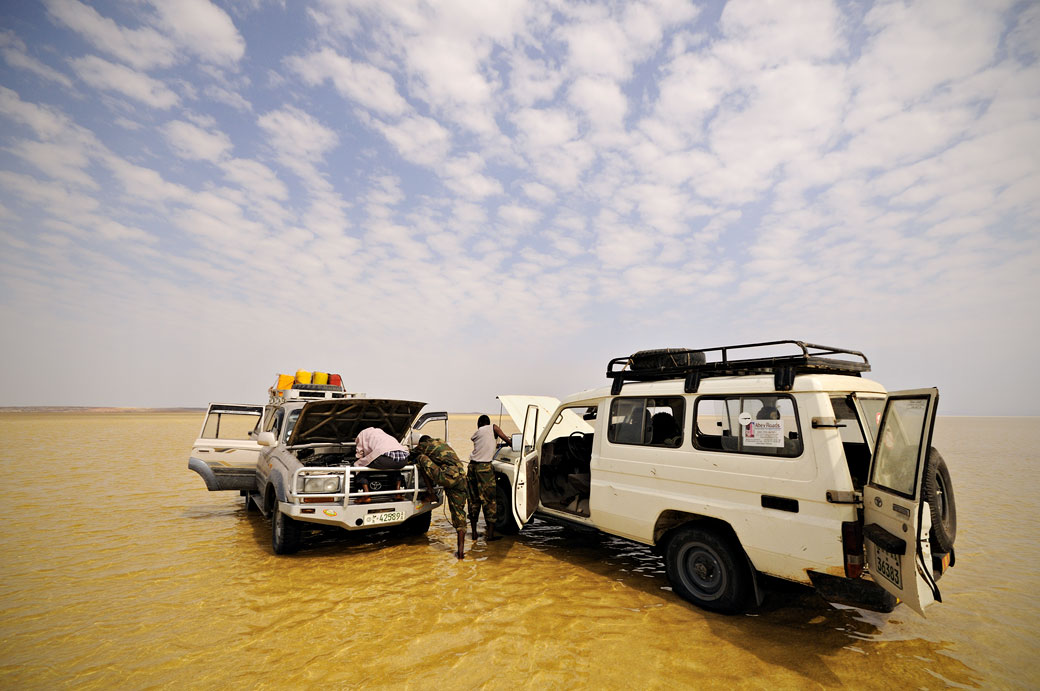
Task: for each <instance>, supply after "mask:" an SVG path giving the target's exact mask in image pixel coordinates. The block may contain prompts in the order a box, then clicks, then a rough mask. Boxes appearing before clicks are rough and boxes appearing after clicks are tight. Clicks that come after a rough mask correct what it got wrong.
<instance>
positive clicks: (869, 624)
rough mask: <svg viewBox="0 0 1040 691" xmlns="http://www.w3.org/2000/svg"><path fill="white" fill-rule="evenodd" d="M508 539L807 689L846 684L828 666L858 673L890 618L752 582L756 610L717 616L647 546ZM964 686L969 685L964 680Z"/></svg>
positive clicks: (935, 649) (795, 587)
mask: <svg viewBox="0 0 1040 691" xmlns="http://www.w3.org/2000/svg"><path fill="white" fill-rule="evenodd" d="M510 539H513V540H516V541H517V542H519V543H520V544H523V545H525V546H526V547H528V548H532V549H536V550H539V551H541V552H544V553H545V554H547V555H549V556H551V557H552V558H553V559H558V560H561V561H564V562H567V563H568V564H570V565H572V566H576V567H579V568H581V569H584V570H586V571H589V572H591V573H593V574H595V575H596V576H598V577H600V578H604V579H609V580H613V581H616V582H620V583H622V584H623V585H624V586H626V587H628V588H633V589H636V590H639V591H641V592H643V593H645V594H648V595H651V596H654V597H657V598H660V599H661V600H663V601H667V602H668V603H669V604H672V605H676V606H680V607H683V608H685V609H686V610H687V611H688V612H689V616H690V617H691V618H698V619H700V620H703V622H704V623H705V624H706V625H707V627H708V628H709V629H710V631H711V633H712V635H714V636H716V637H718V638H720V639H722V640H725V641H726V642H727V643H729V644H731V645H733V646H735V647H737V648H741V649H743V650H745V651H747V652H748V653H750V654H751V655H754V656H755V657H757V658H759V659H761V660H762V661H763V662H766V663H768V664H770V665H777V666H781V667H784V668H787V669H788V670H790V671H791V672H793V673H795V674H797V675H799V676H800V677H804V678H805V679H807V680H811V681H812V682H813V683H817V684H822V685H825V686H832V685H842V684H844V683H847V682H848V676H847V675H846V676H845V677H844V678H843V677H840V676H838V675H837V674H835V672H834V671H833V669H832V668H833V666H834V665H835V664H836V660H850V659H852V658H855V659H856V660H858V661H859V664H864V665H865V664H867V662H866V661H867V659H868V657H869V656H870V654H871V653H872V652H876V651H875V650H872V649H873V648H874V647H875V646H877V645H879V642H880V641H883V640H884V639H885V638H886V637H885V635H884V627H885V626H886V625H887V622H888V621H889V617H890V616H891V615H887V614H882V613H876V612H870V611H867V610H862V609H858V608H852V607H845V606H840V605H839V606H835V605H831V604H830V603H828V602H827V601H826V600H824V599H823V598H821V597H820V596H819V595H818V594H817V593H816V591H815V590H813V589H812V588H810V587H808V586H803V585H800V584H797V583H792V582H789V581H784V580H781V579H776V578H771V577H769V576H759V578H758V584H759V588H760V589H761V590H762V592H763V595H764V598H763V602H762V604H761V605H759V606H757V607H753V608H751V609H749V610H748V611H747V612H745V613H744V614H737V615H724V614H717V613H714V612H710V611H707V610H704V609H701V608H699V607H697V606H696V605H693V604H692V603H689V602H687V601H686V600H684V599H682V598H681V597H679V596H678V595H677V594H675V593H673V592H672V588H671V586H670V585H669V583H668V579H667V575H666V572H665V564H664V560H663V558H661V557H659V556H658V555H657V554H655V553H654V552H653V550H652V549H651V548H649V547H647V546H644V545H641V544H637V543H634V542H630V541H628V540H624V539H622V538H617V537H613V536H609V535H605V534H603V533H598V532H594V531H586V530H581V529H575V528H571V527H567V526H560V525H556V524H553V523H548V522H545V521H542V520H537V519H536V520H535V521H534V522H532V523H531V524H529V525H528V526H527V527H525V528H524V530H523V532H522V533H521V534H520V535H518V536H516V537H515V538H510ZM887 643H888V644H891V642H890V641H889V642H887ZM897 645H898V644H897ZM911 647H912V650H911V649H910V648H911ZM941 649H942V644H940V643H935V642H930V641H924V640H915V641H913V643H912V644H908V649H907V651H906V654H907V655H914V656H918V657H920V658H922V659H923V658H932V659H934V658H935V657H938V656H939V653H940V651H941ZM964 671H968V670H964ZM964 681H965V682H966V683H970V681H971V677H970V674H968V675H967V676H965V678H964Z"/></svg>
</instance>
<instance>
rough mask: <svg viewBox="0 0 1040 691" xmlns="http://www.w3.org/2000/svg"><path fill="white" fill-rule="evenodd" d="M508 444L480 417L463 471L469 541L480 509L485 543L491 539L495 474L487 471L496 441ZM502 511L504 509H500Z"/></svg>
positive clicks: (502, 434)
mask: <svg viewBox="0 0 1040 691" xmlns="http://www.w3.org/2000/svg"><path fill="white" fill-rule="evenodd" d="M499 439H501V440H502V441H504V442H506V443H508V442H509V437H508V436H506V433H505V432H503V431H502V429H501V428H500V427H499V426H498V425H492V424H491V418H489V417H488V416H487V415H481V416H480V417H479V418H477V431H476V432H474V433H473V436H472V437H470V441H472V442H473V453H471V454H470V455H469V468H468V469H467V470H466V486H467V487H468V489H469V522H470V525H472V526H473V539H474V540H476V539H477V536H478V534H477V520H478V519H479V518H480V507H481V506H483V507H484V523H485V524H486V525H487V536H486V539H487V541H488V542H490V541H491V540H496V539H498V538H497V537H495V520H496V519H497V516H498V510H497V509H498V507H497V506H496V502H495V473H494V471H493V470H492V469H491V460H492V459H493V458H494V457H495V449H497V448H498V443H497V442H498V440H499ZM503 508H504V507H503Z"/></svg>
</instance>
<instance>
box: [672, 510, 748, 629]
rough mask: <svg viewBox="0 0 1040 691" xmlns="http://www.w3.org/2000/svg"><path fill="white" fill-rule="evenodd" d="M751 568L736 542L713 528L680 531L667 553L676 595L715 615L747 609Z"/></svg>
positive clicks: (694, 528)
mask: <svg viewBox="0 0 1040 691" xmlns="http://www.w3.org/2000/svg"><path fill="white" fill-rule="evenodd" d="M749 568H750V567H749V566H748V564H747V560H746V559H745V557H744V554H743V551H742V550H741V549H740V546H739V545H738V544H737V543H736V541H735V540H733V539H730V538H729V537H728V536H724V535H722V534H721V533H720V532H719V531H717V530H712V529H710V528H698V527H695V526H686V527H683V528H679V530H678V531H677V532H676V533H675V535H673V536H672V538H671V539H670V540H669V541H668V547H667V550H666V551H665V569H666V571H667V573H668V580H669V582H671V584H672V588H674V589H675V592H676V593H678V594H679V595H680V596H681V597H683V598H684V599H686V600H689V601H690V602H692V603H693V604H695V605H697V606H698V607H703V608H704V609H707V610H711V611H713V612H721V613H724V614H735V613H737V612H742V611H744V610H745V609H747V607H748V605H749V603H750V601H751V574H750V571H749Z"/></svg>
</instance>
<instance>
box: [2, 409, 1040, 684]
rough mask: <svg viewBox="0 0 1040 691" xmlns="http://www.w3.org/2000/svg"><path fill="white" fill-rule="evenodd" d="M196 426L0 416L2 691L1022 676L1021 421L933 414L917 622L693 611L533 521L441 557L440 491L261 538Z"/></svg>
mask: <svg viewBox="0 0 1040 691" xmlns="http://www.w3.org/2000/svg"><path fill="white" fill-rule="evenodd" d="M200 423H201V414H195V413H192V414H183V413H107V414H95V413H48V414H27V413H18V414H13V413H5V414H0V439H2V440H3V444H2V446H0V471H2V475H0V477H3V478H4V483H5V491H4V495H3V501H2V502H0V519H2V526H3V528H2V532H0V549H2V555H0V612H2V618H0V687H2V688H48V689H51V688H70V687H71V688H111V687H120V688H150V687H158V686H168V687H173V688H188V687H190V688H216V687H226V686H231V687H235V688H289V687H301V686H304V685H307V686H312V687H319V686H324V687H333V688H352V687H365V688H381V687H383V688H386V687H395V688H429V687H433V686H450V687H452V688H472V687H478V686H479V687H486V688H512V687H516V686H522V687H549V688H560V687H569V688H574V687H593V686H594V687H604V688H633V687H635V688H678V687H698V688H712V687H719V688H723V687H724V688H771V689H777V688H799V689H802V688H813V687H836V686H848V687H858V688H878V689H881V688H892V687H894V686H898V687H918V688H942V687H946V686H958V687H961V686H964V687H984V688H993V687H998V688H1033V689H1035V688H1040V662H1038V655H1040V617H1038V616H1037V615H1038V614H1040V608H1038V606H1037V603H1036V601H1035V600H1034V599H1033V598H1034V597H1035V596H1037V594H1038V593H1040V576H1038V572H1037V569H1036V567H1035V554H1036V550H1037V546H1038V544H1040V539H1038V537H1037V536H1038V532H1040V491H1038V490H1037V483H1036V480H1035V477H1034V475H1033V473H1032V471H1033V470H1034V469H1035V468H1036V467H1037V465H1038V464H1040V453H1038V451H1037V449H1038V447H1040V445H1038V444H1037V440H1038V439H1040V419H1038V418H952V417H947V418H940V419H939V422H938V425H937V431H936V438H935V445H936V446H937V447H938V448H939V449H940V450H941V451H942V453H943V455H944V457H945V458H946V461H947V463H948V465H949V466H950V469H951V472H952V475H953V481H954V485H955V490H956V497H957V507H958V518H959V521H958V522H959V527H958V537H957V558H958V564H957V566H956V568H954V569H953V570H952V571H951V572H950V573H949V574H947V576H946V577H944V578H943V580H942V581H940V586H941V589H942V592H943V596H944V600H945V602H944V603H942V604H937V605H935V606H933V607H931V608H930V609H929V610H928V617H927V618H921V617H919V616H917V615H916V614H914V613H913V612H911V611H909V610H908V609H907V608H905V607H899V608H897V609H896V611H894V612H892V613H891V614H875V613H869V612H864V611H860V610H855V609H837V608H834V607H832V606H830V605H828V604H827V603H825V602H823V601H822V600H820V599H818V598H817V597H816V596H815V595H814V594H813V593H812V592H811V591H807V590H803V589H801V588H797V587H784V586H783V585H782V584H778V585H775V586H773V587H771V588H770V590H769V592H768V600H767V602H766V604H765V605H764V606H763V607H762V609H761V610H759V611H757V612H755V613H751V614H747V615H742V616H722V615H717V614H712V613H709V612H705V611H702V610H699V609H697V608H695V607H693V606H691V605H689V604H687V603H686V602H684V601H683V600H681V599H679V598H678V597H677V596H675V595H674V594H672V592H671V591H670V589H669V587H668V582H667V580H666V578H665V576H664V569H663V565H662V563H661V562H660V561H659V560H658V559H657V558H656V557H655V556H654V555H653V554H652V553H651V552H650V551H649V550H648V549H646V548H644V547H641V546H638V545H634V544H632V543H629V542H626V541H623V540H619V539H614V538H609V537H606V536H587V535H579V534H576V533H573V532H571V531H568V530H564V529H562V528H558V527H554V526H550V525H547V524H539V523H536V524H534V525H532V526H529V527H528V528H525V529H524V531H523V533H522V534H521V535H520V536H518V537H516V538H505V539H503V540H500V541H497V542H493V543H491V544H485V543H484V541H483V539H481V540H479V541H478V542H477V543H476V544H475V545H473V544H470V545H469V549H470V551H469V553H468V554H467V557H466V559H465V560H464V561H462V562H458V561H457V560H455V559H454V558H452V556H451V552H452V549H453V547H452V544H453V533H452V530H451V527H450V525H449V524H448V522H447V519H446V518H445V516H444V514H443V512H442V510H439V512H438V514H437V515H436V517H435V519H434V523H433V527H432V528H431V530H430V532H429V533H428V534H427V535H426V536H423V537H418V538H414V537H413V538H404V539H402V538H394V537H389V536H387V535H377V536H371V535H370V536H367V537H359V536H356V535H347V534H345V533H341V534H333V535H326V536H321V537H320V538H319V539H318V540H316V541H314V542H312V543H310V544H309V545H308V546H307V547H306V548H305V549H303V550H302V551H301V552H300V553H299V554H296V555H293V556H289V557H276V556H274V555H273V554H272V553H271V549H270V532H269V530H270V529H269V524H268V523H267V521H265V520H264V519H263V518H262V517H260V516H259V515H258V514H256V513H246V512H245V510H244V509H243V503H242V500H241V499H240V498H239V497H238V496H237V495H236V494H234V493H215V492H214V493H211V492H207V491H206V489H205V486H204V485H203V482H202V480H201V478H199V476H197V475H196V474H195V473H193V472H190V471H189V470H188V469H187V459H188V453H189V450H190V447H191V443H192V441H193V440H194V438H195V436H196V435H197V433H198V429H199V426H200ZM472 425H473V418H472V417H464V418H462V417H460V418H458V419H457V420H456V419H453V423H452V428H451V430H450V434H449V441H450V442H451V443H452V444H453V445H455V446H456V448H457V450H459V451H460V455H462V453H464V452H465V451H466V450H467V446H468V437H469V433H470V430H471V428H472ZM503 426H505V425H503Z"/></svg>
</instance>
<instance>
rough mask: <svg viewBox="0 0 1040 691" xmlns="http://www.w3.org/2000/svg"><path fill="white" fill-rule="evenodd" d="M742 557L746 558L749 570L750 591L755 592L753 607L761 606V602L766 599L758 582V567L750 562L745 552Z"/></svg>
mask: <svg viewBox="0 0 1040 691" xmlns="http://www.w3.org/2000/svg"><path fill="white" fill-rule="evenodd" d="M744 558H745V559H747V565H748V569H750V571H751V591H752V592H753V593H754V594H755V607H761V606H762V603H763V602H765V601H766V594H765V591H763V590H762V588H761V586H759V584H758V569H756V568H755V565H754V564H752V563H751V559H750V558H748V556H747V555H746V554H745V555H744Z"/></svg>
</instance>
